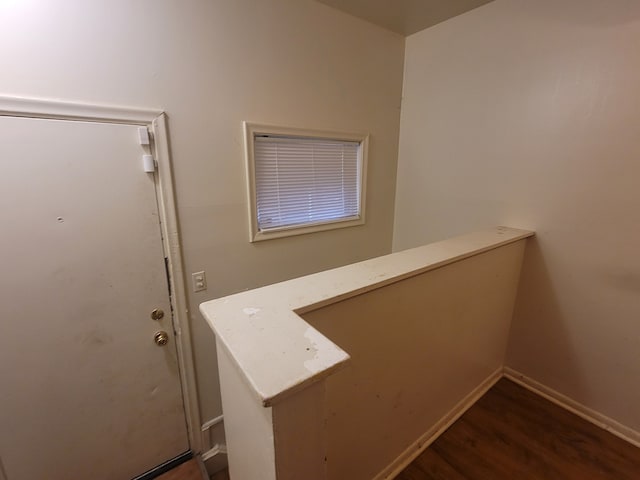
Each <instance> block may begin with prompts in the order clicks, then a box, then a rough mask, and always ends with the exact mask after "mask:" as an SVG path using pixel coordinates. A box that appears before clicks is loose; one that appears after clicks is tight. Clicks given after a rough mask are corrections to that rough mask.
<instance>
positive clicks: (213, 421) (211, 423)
mask: <svg viewBox="0 0 640 480" xmlns="http://www.w3.org/2000/svg"><path fill="white" fill-rule="evenodd" d="M223 420H224V415H220V416H219V417H216V418H212V419H211V420H207V421H206V422H204V423H203V424H202V427H200V428H201V429H202V431H203V432H206V431H207V430H209V429H211V428H213V427H215V426H216V425H218V424H220V423H222V422H223Z"/></svg>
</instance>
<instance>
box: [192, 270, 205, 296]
mask: <svg viewBox="0 0 640 480" xmlns="http://www.w3.org/2000/svg"><path fill="white" fill-rule="evenodd" d="M191 283H192V284H193V291H194V292H202V291H203V290H206V289H207V276H206V275H205V273H204V270H203V271H202V272H194V273H192V274H191Z"/></svg>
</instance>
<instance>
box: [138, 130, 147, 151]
mask: <svg viewBox="0 0 640 480" xmlns="http://www.w3.org/2000/svg"><path fill="white" fill-rule="evenodd" d="M138 140H139V141H140V145H142V146H146V145H149V143H150V142H149V130H147V127H138Z"/></svg>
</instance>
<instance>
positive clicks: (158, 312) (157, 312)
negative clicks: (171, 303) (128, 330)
mask: <svg viewBox="0 0 640 480" xmlns="http://www.w3.org/2000/svg"><path fill="white" fill-rule="evenodd" d="M163 317H164V310H162V309H160V308H154V309H153V310H152V311H151V320H160V319H161V318H163Z"/></svg>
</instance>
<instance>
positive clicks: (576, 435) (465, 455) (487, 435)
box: [396, 379, 640, 480]
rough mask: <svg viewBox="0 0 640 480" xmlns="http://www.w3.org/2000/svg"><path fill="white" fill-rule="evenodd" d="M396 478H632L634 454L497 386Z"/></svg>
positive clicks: (559, 412) (506, 385)
mask: <svg viewBox="0 0 640 480" xmlns="http://www.w3.org/2000/svg"><path fill="white" fill-rule="evenodd" d="M396 478H398V479H399V480H514V479H518V480H556V479H562V480H574V479H575V480H640V449H638V448H636V447H635V446H633V445H631V444H629V443H627V442H625V441H623V440H621V439H620V438H618V437H616V436H614V435H612V434H610V433H609V432H606V431H605V430H602V429H600V428H598V427H596V426H595V425H593V424H591V423H589V422H587V421H585V420H583V419H582V418H580V417H578V416H576V415H574V414H572V413H570V412H568V411H566V410H564V409H563V408H561V407H559V406H557V405H555V404H553V403H552V402H549V401H548V400H546V399H544V398H542V397H540V396H538V395H535V394H533V393H532V392H530V391H529V390H527V389H525V388H523V387H521V386H519V385H517V384H515V383H513V382H511V381H509V380H507V379H502V380H500V381H499V382H498V383H497V384H496V385H495V386H494V387H493V388H492V389H491V390H489V391H488V392H487V393H486V394H485V395H484V396H483V397H482V398H481V399H480V400H478V402H476V404H475V405H474V406H473V407H471V408H470V409H469V410H468V411H467V412H466V413H465V414H464V415H463V416H462V417H460V419H459V420H458V421H457V422H455V423H454V424H453V425H452V426H451V427H449V429H448V430H447V431H446V432H444V433H443V434H442V435H441V436H440V437H439V438H438V439H437V440H436V441H435V442H434V443H433V444H432V445H431V446H430V447H429V448H427V449H426V450H425V451H424V452H423V453H422V454H421V455H420V456H419V457H418V458H417V459H416V460H415V461H414V462H413V463H412V464H411V465H410V466H409V467H408V468H407V469H406V470H405V471H403V472H402V473H401V474H400V475H399V476H398V477H396Z"/></svg>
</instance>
